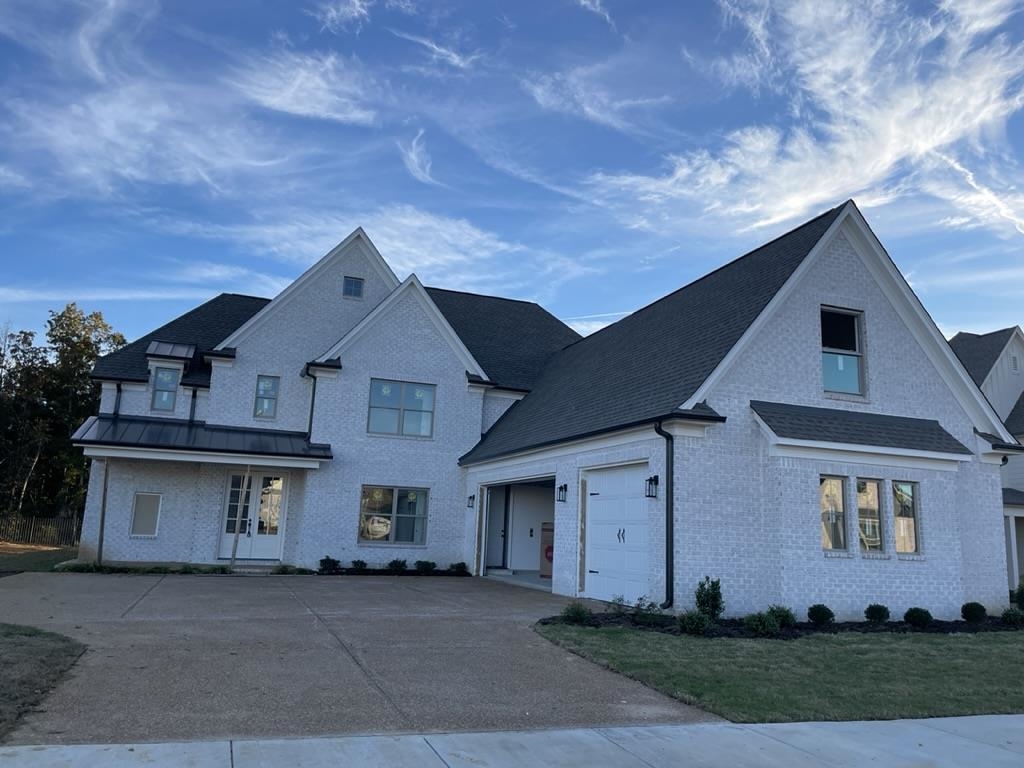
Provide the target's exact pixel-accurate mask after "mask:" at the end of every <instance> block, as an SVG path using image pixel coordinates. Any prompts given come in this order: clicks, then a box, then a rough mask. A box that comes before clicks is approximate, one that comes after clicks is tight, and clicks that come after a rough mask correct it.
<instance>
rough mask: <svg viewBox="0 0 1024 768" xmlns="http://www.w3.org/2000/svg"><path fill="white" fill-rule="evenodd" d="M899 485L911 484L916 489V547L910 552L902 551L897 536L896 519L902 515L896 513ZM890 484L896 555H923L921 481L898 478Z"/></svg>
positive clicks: (914, 493) (914, 519)
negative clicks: (897, 488)
mask: <svg viewBox="0 0 1024 768" xmlns="http://www.w3.org/2000/svg"><path fill="white" fill-rule="evenodd" d="M897 485H909V486H911V487H912V488H913V489H914V490H913V502H914V505H913V509H914V516H913V518H911V519H912V520H913V521H914V549H913V551H910V552H901V551H900V548H899V546H900V543H899V539H898V538H897V536H896V520H897V519H898V518H899V517H900V515H897V514H896V510H897V504H896V486H897ZM890 486H891V491H892V493H891V498H892V525H893V531H892V535H893V540H894V545H893V548H894V549H895V551H896V555H897V556H898V557H909V558H914V557H920V556H921V555H923V554H924V552H923V551H922V547H921V483H919V482H918V481H916V480H896V479H893V480H892V481H891V482H890Z"/></svg>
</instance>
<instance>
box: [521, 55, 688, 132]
mask: <svg viewBox="0 0 1024 768" xmlns="http://www.w3.org/2000/svg"><path fill="white" fill-rule="evenodd" d="M601 69H603V67H596V68H595V67H578V68H576V69H572V70H569V71H568V72H563V73H558V74H552V75H534V76H532V77H530V78H528V79H524V80H522V81H521V85H522V87H523V89H524V90H525V91H526V92H527V93H528V94H530V96H532V97H533V100H534V101H536V102H537V104H538V105H539V106H540V107H543V108H544V109H548V110H551V111H553V112H561V113H563V114H567V115H576V116H578V117H582V118H584V119H586V120H589V121H591V122H594V123H597V124H599V125H604V126H607V127H609V128H614V129H616V130H619V131H626V132H630V131H635V130H637V126H636V125H634V123H633V121H632V120H631V116H632V115H633V114H634V113H635V112H637V111H638V110H643V109H646V108H650V107H655V106H658V105H660V104H663V103H665V102H666V101H667V100H668V99H667V97H664V96H662V97H656V98H638V97H637V96H636V95H635V94H634V95H631V96H630V97H628V98H616V97H615V96H613V95H612V94H610V93H609V92H608V91H607V90H605V89H604V87H603V86H602V85H601V82H600V74H601V73H600V71H599V70H601Z"/></svg>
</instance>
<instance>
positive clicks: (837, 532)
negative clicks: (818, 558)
mask: <svg viewBox="0 0 1024 768" xmlns="http://www.w3.org/2000/svg"><path fill="white" fill-rule="evenodd" d="M818 489H819V496H820V503H821V548H822V549H831V550H835V549H846V505H845V503H844V500H843V495H844V494H845V492H846V478H843V477H829V476H827V475H822V476H821V477H820V478H819V479H818Z"/></svg>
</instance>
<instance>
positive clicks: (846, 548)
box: [818, 473, 850, 555]
mask: <svg viewBox="0 0 1024 768" xmlns="http://www.w3.org/2000/svg"><path fill="white" fill-rule="evenodd" d="M822 480H838V481H839V483H840V487H841V489H842V490H841V491H840V494H839V499H840V501H841V502H842V505H843V509H842V514H843V524H842V531H843V546H842V547H826V546H825V540H824V539H825V536H824V531H823V530H822V528H821V525H822V522H823V521H822V515H823V514H824V513H823V511H822V509H821V486H822V482H821V481H822ZM847 480H848V478H847V477H846V476H844V475H828V474H825V473H820V474H819V475H818V526H819V528H818V535H819V537H820V540H821V551H822V552H824V553H825V554H826V555H831V554H833V553H836V552H844V553H849V552H850V531H849V515H848V513H847V511H846V507H847V504H846V490H847V488H846V486H847V482H846V481H847Z"/></svg>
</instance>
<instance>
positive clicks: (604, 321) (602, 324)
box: [562, 312, 632, 336]
mask: <svg viewBox="0 0 1024 768" xmlns="http://www.w3.org/2000/svg"><path fill="white" fill-rule="evenodd" d="M629 314H632V313H631V312H602V313H600V314H597V315H580V316H579V317H563V318H562V322H563V323H565V324H566V325H568V326H569V327H570V328H572V329H573V330H574V331H576V333H578V334H580V335H582V336H589V335H590V334H592V333H595V332H596V331H600V330H601V329H602V328H607V327H608V326H609V325H611V324H612V323H615V322H618V321H619V320H621V319H622V318H624V317H626V316H627V315H629Z"/></svg>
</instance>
